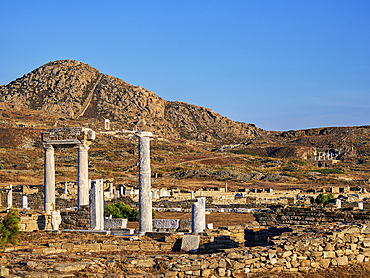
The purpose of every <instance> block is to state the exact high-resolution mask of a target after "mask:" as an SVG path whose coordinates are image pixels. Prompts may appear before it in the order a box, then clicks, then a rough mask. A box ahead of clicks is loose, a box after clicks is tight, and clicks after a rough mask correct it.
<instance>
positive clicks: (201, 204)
mask: <svg viewBox="0 0 370 278" xmlns="http://www.w3.org/2000/svg"><path fill="white" fill-rule="evenodd" d="M205 228H206V198H204V197H201V198H197V201H196V202H195V203H194V204H193V206H192V211H191V230H192V233H201V232H203V231H204V229H205Z"/></svg>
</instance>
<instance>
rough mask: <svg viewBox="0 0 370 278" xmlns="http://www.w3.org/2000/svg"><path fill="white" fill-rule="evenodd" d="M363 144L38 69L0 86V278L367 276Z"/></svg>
mask: <svg viewBox="0 0 370 278" xmlns="http://www.w3.org/2000/svg"><path fill="white" fill-rule="evenodd" d="M369 140H370V126H356V127H327V128H317V129H306V130H293V131H286V132H277V131H267V130H264V129H261V128H258V127H257V126H256V125H255V124H251V123H241V122H234V121H232V120H230V119H228V118H226V117H223V116H221V115H220V114H218V113H216V112H214V111H213V110H211V109H209V108H205V107H199V106H195V105H191V104H188V103H184V102H177V101H175V102H172V101H166V100H164V99H162V98H160V97H159V96H157V95H156V94H154V93H153V92H151V91H149V90H147V89H144V88H142V87H140V86H134V85H130V84H128V83H126V82H124V81H122V80H121V79H119V78H115V77H112V76H110V75H106V74H102V73H100V71H98V70H97V69H95V68H92V67H91V66H89V65H87V64H84V63H81V62H78V61H73V60H60V61H55V62H50V63H48V64H45V65H43V66H41V67H39V68H37V69H35V70H33V71H32V72H30V73H27V74H25V75H24V76H22V77H20V78H18V79H16V80H14V81H13V82H11V83H9V84H6V85H2V86H0V176H1V182H0V184H1V187H0V206H1V224H0V235H1V237H0V246H1V249H2V250H1V253H0V258H1V260H0V276H1V277H28V278H31V277H32V278H39V277H40V278H41V277H42V278H47V277H60V278H62V277H76V278H79V277H112V278H113V277H121V278H124V277H127V278H141V277H155V278H190V277H206V278H219V277H220V278H221V277H234V278H236V277H370V213H369V210H370V193H369V192H370V186H369V185H370V170H369V166H370V155H369V154H370V153H369V151H370V141H369ZM19 231H20V232H21V233H19Z"/></svg>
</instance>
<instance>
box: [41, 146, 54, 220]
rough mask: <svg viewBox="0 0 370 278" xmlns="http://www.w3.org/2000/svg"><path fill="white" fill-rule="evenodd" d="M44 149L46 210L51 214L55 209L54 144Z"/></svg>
mask: <svg viewBox="0 0 370 278" xmlns="http://www.w3.org/2000/svg"><path fill="white" fill-rule="evenodd" d="M44 150H45V166H44V210H45V213H46V214H50V213H51V212H52V211H53V210H55V166H54V148H53V146H52V145H45V146H44Z"/></svg>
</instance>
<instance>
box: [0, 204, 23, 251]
mask: <svg viewBox="0 0 370 278" xmlns="http://www.w3.org/2000/svg"><path fill="white" fill-rule="evenodd" d="M18 223H19V218H18V210H16V209H11V210H10V211H9V212H8V214H7V215H6V216H5V217H4V218H3V219H2V220H1V223H0V247H1V248H3V247H6V246H8V244H9V243H11V244H18V236H19V235H20V234H22V231H20V230H19V226H18Z"/></svg>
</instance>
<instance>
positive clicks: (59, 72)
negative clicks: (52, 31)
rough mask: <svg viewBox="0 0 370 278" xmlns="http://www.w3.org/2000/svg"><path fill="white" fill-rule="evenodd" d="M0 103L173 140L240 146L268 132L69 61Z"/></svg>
mask: <svg viewBox="0 0 370 278" xmlns="http://www.w3.org/2000/svg"><path fill="white" fill-rule="evenodd" d="M0 103H5V104H7V105H14V106H17V107H28V108H31V109H36V110H41V111H45V112H47V113H49V114H52V115H56V116H59V117H64V118H72V119H73V118H85V119H86V118H87V119H91V118H95V119H96V118H97V119H102V118H108V119H110V120H111V121H115V122H118V123H119V126H120V127H122V128H125V129H131V128H144V126H145V129H146V130H149V131H153V132H155V134H156V135H162V136H166V137H172V138H187V139H193V140H201V141H219V142H235V141H236V142H242V141H245V140H248V139H251V138H255V137H256V136H259V135H261V134H265V133H267V132H266V131H265V130H263V129H260V128H257V127H256V126H255V125H253V124H246V123H239V122H234V121H232V120H230V119H228V118H226V117H223V116H221V115H220V114H218V113H215V112H214V111H212V110H211V109H208V108H204V107H199V106H195V105H190V104H187V103H183V102H170V101H166V100H164V99H162V98H160V97H158V96H157V95H156V94H154V93H153V92H151V91H149V90H147V89H144V88H141V87H140V86H133V85H130V84H128V83H126V82H124V81H122V80H121V79H118V78H115V77H112V76H110V75H105V74H102V73H100V72H99V71H98V70H97V69H95V68H92V67H91V66H89V65H87V64H84V63H81V62H78V61H73V60H60V61H55V62H49V63H48V64H46V65H43V66H41V67H39V68H37V69H35V70H34V71H32V72H30V73H28V74H25V75H24V76H23V77H21V78H18V79H16V80H14V81H13V82H11V83H9V84H8V85H3V86H0Z"/></svg>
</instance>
